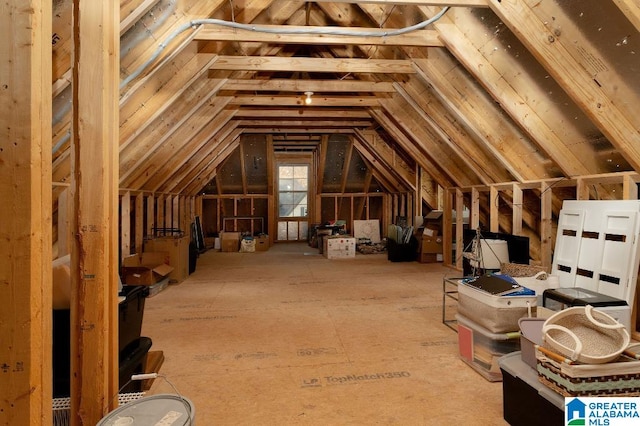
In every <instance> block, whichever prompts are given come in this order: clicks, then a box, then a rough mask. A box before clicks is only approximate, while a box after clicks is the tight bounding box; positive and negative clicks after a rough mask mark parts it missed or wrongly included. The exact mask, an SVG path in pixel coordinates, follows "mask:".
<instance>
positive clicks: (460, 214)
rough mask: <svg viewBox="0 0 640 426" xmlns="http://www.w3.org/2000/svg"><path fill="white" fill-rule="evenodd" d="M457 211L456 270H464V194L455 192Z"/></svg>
mask: <svg viewBox="0 0 640 426" xmlns="http://www.w3.org/2000/svg"><path fill="white" fill-rule="evenodd" d="M455 209H456V233H455V242H456V263H455V265H456V268H458V269H460V270H462V252H463V251H464V194H463V193H462V191H458V190H456V191H455Z"/></svg>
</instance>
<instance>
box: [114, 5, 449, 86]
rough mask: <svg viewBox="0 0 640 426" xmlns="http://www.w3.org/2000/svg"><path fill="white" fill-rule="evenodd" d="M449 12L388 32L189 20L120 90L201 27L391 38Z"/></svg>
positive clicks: (172, 34) (275, 32)
mask: <svg viewBox="0 0 640 426" xmlns="http://www.w3.org/2000/svg"><path fill="white" fill-rule="evenodd" d="M448 10H449V7H448V6H447V7H444V8H443V9H442V10H441V11H440V12H438V13H437V14H436V15H435V16H433V17H432V18H429V19H427V20H426V21H422V22H419V23H417V24H415V25H411V26H408V27H404V28H398V29H392V30H389V31H384V32H380V31H370V30H366V29H355V28H346V29H340V28H325V27H321V28H304V27H302V28H301V27H296V28H286V27H282V26H280V27H277V28H273V27H266V26H262V25H253V24H241V23H238V22H230V21H225V20H222V19H213V18H210V19H194V20H191V21H189V22H187V23H185V24H183V25H181V26H180V27H178V28H177V29H176V30H175V31H174V32H172V33H171V34H170V35H169V36H168V37H167V38H166V39H165V40H164V41H163V42H162V43H160V45H159V46H158V48H157V49H156V50H155V52H154V53H153V54H152V55H151V57H150V58H149V59H148V60H147V61H145V62H144V63H143V64H141V65H140V66H139V67H138V68H137V69H136V70H135V71H134V72H133V73H131V74H130V75H129V76H128V77H127V78H126V79H124V80H123V81H122V82H121V83H120V88H121V89H122V88H123V87H126V86H127V85H128V84H129V83H131V82H132V81H133V80H135V79H136V78H138V76H140V74H142V72H143V71H144V70H145V69H147V67H149V66H150V65H151V64H152V63H153V62H155V60H156V59H158V57H159V56H160V54H161V53H162V51H163V50H164V49H165V48H166V47H167V45H169V43H171V42H172V41H173V39H175V38H176V37H178V36H179V35H180V34H181V33H183V32H184V31H186V30H188V29H189V28H193V29H197V28H199V27H201V26H203V25H219V26H224V27H230V28H235V29H239V30H246V31H253V32H261V33H270V34H318V35H339V36H361V37H392V36H397V35H402V34H406V33H409V32H413V31H417V30H421V29H423V28H425V27H427V26H428V25H431V24H433V23H434V22H436V21H437V20H439V19H440V18H442V17H443V16H444V14H445V13H447V11H448Z"/></svg>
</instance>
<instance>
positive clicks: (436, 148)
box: [380, 96, 480, 186]
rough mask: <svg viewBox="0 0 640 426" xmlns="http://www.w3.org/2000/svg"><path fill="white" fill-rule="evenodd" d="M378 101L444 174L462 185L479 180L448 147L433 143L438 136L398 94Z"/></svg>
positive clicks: (437, 139)
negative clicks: (387, 99)
mask: <svg viewBox="0 0 640 426" xmlns="http://www.w3.org/2000/svg"><path fill="white" fill-rule="evenodd" d="M380 103H381V105H382V106H383V107H384V109H385V110H386V111H387V112H388V114H389V115H391V116H392V117H393V120H394V121H395V122H396V123H398V125H399V126H400V127H401V128H402V131H403V132H404V133H406V134H408V135H409V136H410V137H411V139H412V141H413V143H414V144H415V145H416V146H419V147H420V151H421V152H422V153H423V155H425V156H428V157H429V158H430V159H431V160H432V161H433V162H434V163H436V164H438V167H440V168H441V169H443V170H446V174H447V175H449V176H450V177H451V179H454V180H455V181H456V182H458V184H462V185H464V184H471V183H477V182H478V181H479V180H480V177H478V176H477V175H475V174H474V173H473V171H472V170H469V169H468V168H466V167H464V166H465V165H464V164H463V163H462V161H461V159H460V158H458V157H457V156H456V155H452V154H454V153H453V152H452V151H451V150H450V149H447V147H446V146H443V145H442V144H439V143H434V142H435V141H439V138H438V136H435V135H433V133H431V132H430V131H429V129H427V127H426V126H424V125H423V124H422V122H421V120H420V117H419V114H418V113H417V112H416V111H415V110H414V109H413V108H410V107H407V105H406V103H405V102H402V99H401V98H400V97H399V96H398V97H396V98H394V99H393V100H392V101H381V102H380ZM427 171H429V172H430V173H431V169H427ZM463 182H464V184H463ZM462 185H460V186H462Z"/></svg>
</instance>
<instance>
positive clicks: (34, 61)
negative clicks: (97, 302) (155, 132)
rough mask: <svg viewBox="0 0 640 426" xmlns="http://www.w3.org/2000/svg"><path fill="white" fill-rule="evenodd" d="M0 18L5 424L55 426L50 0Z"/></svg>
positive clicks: (17, 2)
mask: <svg viewBox="0 0 640 426" xmlns="http://www.w3.org/2000/svg"><path fill="white" fill-rule="evenodd" d="M2 9H3V12H4V13H2V14H0V35H1V37H0V51H2V52H3V60H2V63H0V87H1V88H2V89H0V90H2V95H1V96H0V110H1V111H3V113H2V114H1V116H0V124H1V126H0V152H1V153H2V167H0V199H2V200H3V203H7V204H6V205H5V206H4V208H3V209H4V213H3V220H2V221H0V235H1V236H2V240H3V242H2V244H0V257H1V258H2V259H3V261H2V264H1V266H0V283H2V284H1V285H0V298H1V299H2V301H3V307H2V309H0V342H2V343H0V364H1V365H3V366H6V367H3V369H2V373H0V424H6V425H12V426H13V425H16V426H23V425H24V426H26V425H34V424H51V422H52V416H51V389H52V387H51V379H52V377H51V343H52V342H51V315H49V313H50V312H51V306H52V300H51V295H52V283H51V256H52V241H51V227H52V223H51V222H52V217H51V216H52V199H51V196H52V192H51V188H52V186H51V182H52V180H51V148H50V140H51V126H50V123H51V104H50V101H49V100H50V99H51V74H50V70H51V60H52V59H51V22H52V7H51V2H46V1H24V0H9V1H7V2H4V3H3V7H2Z"/></svg>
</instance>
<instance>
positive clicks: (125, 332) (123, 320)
mask: <svg viewBox="0 0 640 426" xmlns="http://www.w3.org/2000/svg"><path fill="white" fill-rule="evenodd" d="M121 295H122V296H124V297H125V299H124V300H123V301H121V302H120V304H119V305H118V329H119V332H118V346H119V351H120V352H122V351H123V350H125V348H126V347H127V346H128V345H129V344H131V343H132V342H134V341H136V340H137V339H138V338H139V337H140V333H141V331H142V318H143V316H144V304H145V299H146V298H147V296H148V295H149V288H148V287H147V286H143V285H135V286H128V285H125V286H123V287H122V292H121Z"/></svg>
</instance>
